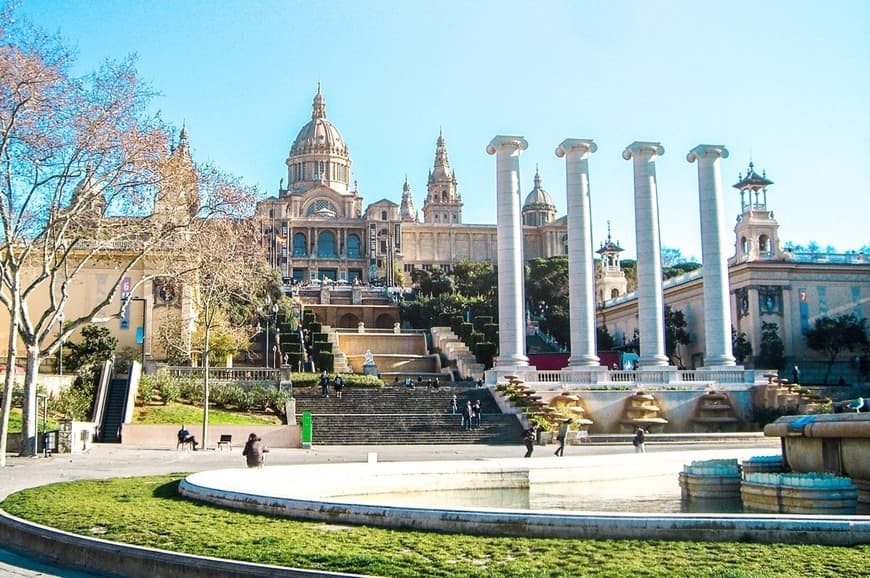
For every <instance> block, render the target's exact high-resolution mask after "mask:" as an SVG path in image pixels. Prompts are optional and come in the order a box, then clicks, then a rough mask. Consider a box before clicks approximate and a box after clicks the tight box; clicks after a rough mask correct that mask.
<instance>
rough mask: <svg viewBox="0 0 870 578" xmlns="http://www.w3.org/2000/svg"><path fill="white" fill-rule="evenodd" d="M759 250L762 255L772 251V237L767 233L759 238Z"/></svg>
mask: <svg viewBox="0 0 870 578" xmlns="http://www.w3.org/2000/svg"><path fill="white" fill-rule="evenodd" d="M758 252H759V253H761V254H762V255H767V254H769V253H770V237H768V236H767V235H761V236H760V237H759V238H758Z"/></svg>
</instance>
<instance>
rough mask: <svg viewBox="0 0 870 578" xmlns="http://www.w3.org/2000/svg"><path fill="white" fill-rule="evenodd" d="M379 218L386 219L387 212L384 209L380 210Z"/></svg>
mask: <svg viewBox="0 0 870 578" xmlns="http://www.w3.org/2000/svg"><path fill="white" fill-rule="evenodd" d="M381 220H382V221H386V220H387V212H386V211H381Z"/></svg>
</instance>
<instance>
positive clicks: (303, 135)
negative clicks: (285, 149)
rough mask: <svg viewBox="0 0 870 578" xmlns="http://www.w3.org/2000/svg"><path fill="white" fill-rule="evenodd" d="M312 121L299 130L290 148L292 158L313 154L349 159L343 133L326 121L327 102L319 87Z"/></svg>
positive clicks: (313, 106)
mask: <svg viewBox="0 0 870 578" xmlns="http://www.w3.org/2000/svg"><path fill="white" fill-rule="evenodd" d="M312 109H313V110H312V112H311V120H310V121H309V122H308V124H306V125H305V126H303V127H302V128H301V129H300V130H299V134H298V135H296V140H295V141H293V146H292V147H291V148H290V156H295V155H304V154H311V153H326V154H331V155H340V156H342V157H345V158H346V157H347V156H348V154H347V145H345V144H344V139H343V138H342V136H341V133H340V132H338V129H337V128H335V126H334V125H333V124H332V123H331V122H329V121H328V120H326V100H325V99H324V98H323V95H322V94H321V93H320V86H319V85H318V87H317V94H316V95H314V103H313V105H312Z"/></svg>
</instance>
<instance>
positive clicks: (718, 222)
mask: <svg viewBox="0 0 870 578" xmlns="http://www.w3.org/2000/svg"><path fill="white" fill-rule="evenodd" d="M723 158H728V150H727V149H726V148H725V147H724V146H717V145H698V146H696V147H695V148H693V149H692V150H691V151H690V152H689V155H688V157H687V159H688V161H689V162H690V163H691V162H694V161H698V195H699V201H700V212H701V261H702V262H703V264H704V341H705V354H704V366H705V367H722V366H733V365H735V361H734V355H733V353H732V349H731V298H730V294H729V290H728V259H727V257H726V255H725V247H726V241H725V223H724V222H723V220H722V219H723V216H724V200H723V197H722V177H721V174H720V167H719V160H720V159H723Z"/></svg>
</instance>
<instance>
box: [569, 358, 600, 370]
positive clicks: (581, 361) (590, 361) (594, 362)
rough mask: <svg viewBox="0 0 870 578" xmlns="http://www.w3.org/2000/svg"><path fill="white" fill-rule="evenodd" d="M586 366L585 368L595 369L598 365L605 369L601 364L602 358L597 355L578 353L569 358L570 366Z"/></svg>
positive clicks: (572, 367) (571, 367)
mask: <svg viewBox="0 0 870 578" xmlns="http://www.w3.org/2000/svg"><path fill="white" fill-rule="evenodd" d="M580 367H582V368H584V369H594V368H596V367H601V369H605V368H604V367H603V366H602V365H601V359H599V357H598V356H597V355H578V356H577V357H573V356H572V357H569V358H568V368H569V369H574V368H580Z"/></svg>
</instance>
